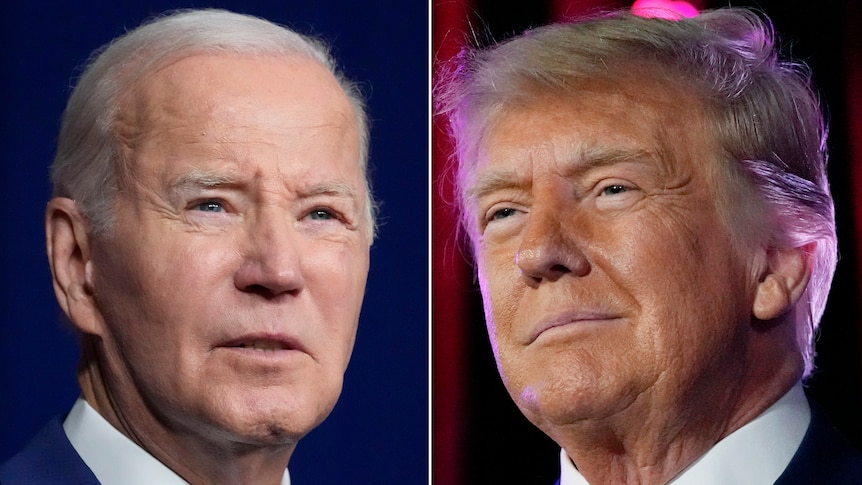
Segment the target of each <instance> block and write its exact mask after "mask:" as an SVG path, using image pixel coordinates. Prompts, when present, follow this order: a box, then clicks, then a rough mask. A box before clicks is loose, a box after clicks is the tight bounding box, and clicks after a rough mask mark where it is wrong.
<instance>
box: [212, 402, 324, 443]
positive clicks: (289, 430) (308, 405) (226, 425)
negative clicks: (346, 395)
mask: <svg viewBox="0 0 862 485" xmlns="http://www.w3.org/2000/svg"><path fill="white" fill-rule="evenodd" d="M244 397H245V398H242V399H238V400H237V401H235V402H234V403H233V404H232V405H229V406H228V409H224V410H223V411H224V413H219V414H222V416H223V418H224V419H218V418H217V417H216V419H214V421H216V422H215V426H216V427H219V428H221V430H222V431H223V432H224V433H226V434H227V435H228V436H229V439H230V440H231V441H234V442H235V443H244V444H247V445H251V446H266V447H270V446H283V445H292V444H295V443H296V442H297V441H299V440H300V439H302V438H303V437H304V436H305V435H306V434H308V433H309V432H310V431H311V430H312V429H314V428H316V427H317V426H318V425H319V424H320V423H321V422H323V420H324V419H326V417H327V416H328V415H329V413H330V412H331V411H332V409H333V407H334V406H335V401H336V400H337V395H336V397H335V399H323V398H322V396H308V397H307V398H304V399H303V398H300V399H297V396H295V395H293V396H285V395H281V396H280V398H278V397H275V396H269V397H262V396H244ZM248 397H251V399H248Z"/></svg>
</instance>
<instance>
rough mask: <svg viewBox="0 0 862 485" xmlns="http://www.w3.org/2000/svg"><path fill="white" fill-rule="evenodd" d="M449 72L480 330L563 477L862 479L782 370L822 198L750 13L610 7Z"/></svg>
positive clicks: (805, 131) (796, 339) (801, 337)
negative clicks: (671, 13) (655, 12)
mask: <svg viewBox="0 0 862 485" xmlns="http://www.w3.org/2000/svg"><path fill="white" fill-rule="evenodd" d="M450 72H451V74H450V75H449V76H448V77H446V79H445V80H444V82H442V83H441V85H440V86H438V91H437V93H438V95H439V97H438V103H439V109H440V111H441V112H442V113H444V114H446V115H447V116H448V117H449V120H450V123H451V131H452V135H453V137H454V140H455V142H456V154H455V155H456V158H457V159H458V162H459V163H458V182H459V189H460V194H459V195H460V197H461V202H462V204H461V206H462V213H463V223H464V225H465V227H466V232H467V233H468V234H469V236H470V241H471V244H472V248H473V250H474V254H475V259H476V264H477V270H478V279H479V284H480V287H481V290H482V295H483V298H484V305H485V314H486V320H487V327H488V333H489V336H490V340H491V346H492V349H493V352H494V355H495V358H496V360H497V366H498V369H499V370H500V373H501V376H502V378H503V381H504V384H505V386H506V388H507V389H508V391H509V393H510V395H511V396H512V398H513V400H514V401H515V403H516V404H517V405H518V407H519V409H520V410H521V412H523V413H524V415H525V416H526V417H527V418H528V419H529V420H530V421H531V422H532V423H534V424H535V425H536V426H538V427H539V428H540V429H541V430H542V431H543V432H545V433H546V434H547V435H548V436H550V437H551V438H552V439H554V441H556V442H557V443H558V444H559V445H560V447H561V448H562V450H561V467H562V474H561V484H562V485H573V484H585V483H592V484H600V483H607V484H618V483H643V484H663V483H669V482H672V483H674V484H709V483H715V484H726V483H734V484H741V483H751V484H755V483H758V484H768V483H781V484H789V483H860V482H862V458H860V455H859V453H858V452H857V451H855V450H853V449H852V448H850V447H849V446H848V445H847V444H846V443H845V442H843V441H842V440H841V439H840V438H839V437H838V434H837V433H836V432H835V431H834V430H833V429H832V428H831V426H830V425H829V424H828V423H827V422H826V421H825V419H824V418H823V417H822V416H820V413H819V412H818V411H817V410H816V409H812V408H811V407H810V406H809V403H808V402H807V400H806V397H805V395H804V393H803V390H802V386H801V380H802V379H803V378H804V377H805V376H806V375H808V373H810V371H811V369H812V366H813V334H814V330H815V328H816V325H817V323H818V322H819V319H820V316H821V315H822V313H823V308H824V306H825V302H826V296H827V293H828V290H829V286H830V283H831V280H832V274H833V272H834V269H835V264H836V237H835V225H834V214H833V206H832V198H831V195H830V193H829V187H828V183H827V180H826V154H825V136H826V132H825V131H826V130H825V127H824V123H823V118H822V115H821V113H820V109H819V105H818V102H817V97H816V96H815V95H814V93H813V92H812V90H811V88H810V86H809V79H808V77H807V76H806V75H805V74H804V70H802V69H800V68H799V66H797V65H793V64H790V63H787V62H785V61H782V60H780V59H779V58H778V56H777V53H776V51H775V48H774V46H773V43H772V35H771V31H770V28H769V26H768V23H767V22H765V21H764V20H763V19H761V18H759V17H758V16H757V15H755V14H753V13H751V12H748V11H745V10H735V9H726V10H718V11H711V12H705V13H703V14H701V15H700V16H697V17H695V18H690V19H658V18H642V17H639V16H636V15H633V14H631V13H628V12H618V13H612V14H608V15H605V16H599V17H595V18H590V19H585V20H582V21H577V22H573V23H569V24H559V25H551V26H547V27H542V28H538V29H535V30H532V31H530V32H528V33H526V34H524V35H522V36H518V37H516V38H514V39H511V40H509V41H507V42H504V43H501V44H499V45H496V46H493V47H491V48H488V49H480V50H473V51H466V52H464V53H463V54H462V56H461V57H460V58H459V59H458V61H457V63H456V65H455V66H453V68H452V70H451V71H450Z"/></svg>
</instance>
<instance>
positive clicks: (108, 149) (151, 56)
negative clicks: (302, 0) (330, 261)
mask: <svg viewBox="0 0 862 485" xmlns="http://www.w3.org/2000/svg"><path fill="white" fill-rule="evenodd" d="M199 54H235V55H241V56H248V57H283V58H296V57H300V58H304V59H309V60H312V61H314V62H318V63H320V64H321V65H323V66H324V67H326V68H327V69H328V70H329V71H330V72H331V73H332V74H333V76H335V78H336V80H337V81H338V84H339V85H340V86H341V88H342V89H343V90H344V92H345V94H346V95H347V98H348V100H349V102H350V104H351V106H352V108H353V112H354V115H355V117H356V125H357V129H358V131H359V143H360V152H359V163H360V168H361V170H362V174H363V178H364V180H365V189H366V194H367V200H366V214H365V217H366V219H367V228H368V229H367V230H368V235H369V238H370V240H373V239H374V235H375V232H376V222H375V220H376V215H377V206H376V203H375V201H374V197H373V195H372V192H371V183H370V179H369V176H368V146H369V129H368V120H367V116H366V113H365V102H364V99H363V96H362V93H361V92H360V89H359V86H358V85H357V84H355V83H353V82H352V81H350V80H348V79H347V78H346V77H345V76H344V74H343V73H342V72H341V71H340V70H339V69H338V67H337V66H336V63H335V60H334V58H333V57H332V55H331V54H330V52H329V48H328V47H327V45H326V44H325V43H324V42H322V41H320V40H318V39H314V38H312V37H309V36H305V35H302V34H299V33H296V32H294V31H292V30H290V29H288V28H286V27H283V26H280V25H277V24H274V23H272V22H269V21H267V20H264V19H261V18H258V17H253V16H250V15H244V14H238V13H234V12H229V11H226V10H217V9H204V10H177V11H174V12H170V13H168V14H165V15H162V16H159V17H156V18H154V19H152V20H150V21H148V22H146V23H144V24H142V25H141V26H139V27H138V28H136V29H134V30H132V31H130V32H128V33H126V34H125V35H123V36H121V37H118V38H116V39H114V40H113V41H111V42H109V43H108V44H106V45H104V46H102V47H101V48H99V49H98V50H96V51H95V52H94V53H93V54H92V56H91V58H90V60H89V61H88V62H87V64H86V67H85V69H84V71H83V73H82V74H81V76H80V78H79V79H78V82H77V84H76V86H75V88H74V89H73V91H72V94H71V96H70V97H69V101H68V103H67V105H66V109H65V112H64V113H63V119H62V123H61V128H60V135H59V138H58V141H57V154H56V156H55V158H54V162H53V164H52V165H51V180H52V182H53V195H54V197H68V198H71V199H74V200H75V202H76V203H77V204H78V205H79V206H80V207H81V209H82V211H83V212H84V214H85V215H86V217H87V219H88V220H89V223H90V230H91V231H92V232H93V233H94V234H101V233H104V232H106V231H109V230H110V228H111V227H112V225H113V223H114V220H113V207H114V202H115V199H116V194H117V191H118V190H119V183H120V177H121V175H122V174H121V173H120V171H122V170H123V168H122V167H123V165H124V163H125V162H126V161H125V160H124V159H123V151H122V149H121V147H120V142H119V140H118V139H117V137H116V134H115V123H116V120H117V117H118V113H119V111H120V109H121V107H122V104H123V100H124V97H125V96H128V95H129V91H130V89H131V88H132V87H133V86H134V84H135V83H136V82H138V81H139V80H140V79H142V78H143V77H145V76H147V75H148V74H151V73H153V72H155V71H156V70H158V69H160V68H162V67H164V66H167V65H169V64H171V63H173V62H176V61H179V60H181V59H183V58H186V57H190V56H193V55H199Z"/></svg>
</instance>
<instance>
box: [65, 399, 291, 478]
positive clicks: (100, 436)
mask: <svg viewBox="0 0 862 485" xmlns="http://www.w3.org/2000/svg"><path fill="white" fill-rule="evenodd" d="M63 429H64V430H65V431H66V437H68V438H69V441H70V442H71V443H72V447H73V448H75V451H77V452H78V455H80V456H81V459H82V460H84V463H86V464H87V466H88V467H90V470H92V471H93V474H94V475H96V478H97V479H98V480H99V482H100V483H102V485H152V484H154V483H158V484H159V485H188V482H186V481H185V480H183V479H182V478H181V477H180V476H179V475H177V474H176V473H174V471H173V470H171V469H170V468H168V467H167V466H165V465H164V464H163V463H162V462H160V461H159V460H157V459H155V458H154V457H153V456H152V455H150V454H149V453H147V452H146V451H145V450H144V449H143V448H141V447H140V446H138V445H137V444H136V443H135V442H134V441H132V440H130V439H129V438H128V437H127V436H126V435H124V434H123V433H121V432H120V431H118V430H117V429H116V428H114V427H113V426H112V425H111V423H109V422H108V421H107V420H106V419H105V418H103V417H102V416H101V415H100V414H99V413H97V412H96V410H95V409H93V408H92V407H91V406H90V405H89V404H88V403H87V401H85V400H83V399H80V398H79V399H78V400H77V401H76V402H75V405H74V406H73V407H72V410H71V411H70V412H69V415H68V416H67V417H66V420H65V421H64V422H63ZM281 485H290V475H289V474H288V472H287V469H285V471H284V477H283V478H282V479H281Z"/></svg>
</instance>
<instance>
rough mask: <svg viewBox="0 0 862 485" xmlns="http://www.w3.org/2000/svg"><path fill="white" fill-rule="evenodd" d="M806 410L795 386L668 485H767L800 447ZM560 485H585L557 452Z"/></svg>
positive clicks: (807, 420) (808, 416) (808, 412)
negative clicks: (730, 484) (729, 484)
mask: <svg viewBox="0 0 862 485" xmlns="http://www.w3.org/2000/svg"><path fill="white" fill-rule="evenodd" d="M810 422H811V408H810V407H809V406H808V400H807V399H806V398H805V392H804V391H803V390H802V384H801V383H800V384H797V385H796V386H794V387H793V388H792V389H791V390H790V391H788V392H787V394H785V395H784V396H783V397H782V398H781V399H779V400H778V401H776V402H775V404H773V405H772V406H770V407H769V409H767V410H766V411H764V412H763V414H761V415H760V416H758V417H756V418H755V419H754V420H753V421H750V422H749V423H747V424H745V425H744V426H742V427H741V428H739V429H738V430H736V431H734V432H733V433H731V434H729V435H728V436H726V437H725V438H724V439H723V440H721V441H719V442H718V443H716V445H715V446H713V447H712V449H710V450H709V451H707V452H706V453H705V454H704V455H703V456H701V457H700V458H698V459H697V460H696V461H695V462H694V463H692V464H691V465H689V466H688V468H686V469H685V470H683V471H682V473H680V474H679V475H677V476H676V478H674V479H673V480H671V481H670V485H726V484H728V483H733V484H734V485H771V484H773V483H775V480H777V479H778V477H779V476H781V474H782V473H783V472H784V469H785V468H787V465H788V464H790V460H791V459H793V455H794V454H795V453H796V450H797V449H798V448H799V445H800V444H802V439H803V438H804V437H805V432H806V431H807V430H808V424H809V423H810ZM560 470H561V473H560V485H589V483H588V482H587V480H586V479H585V478H584V477H583V475H581V474H580V473H579V472H578V470H577V469H576V468H575V466H574V464H573V463H572V461H571V460H570V459H569V457H568V455H566V451H565V450H561V451H560Z"/></svg>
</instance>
